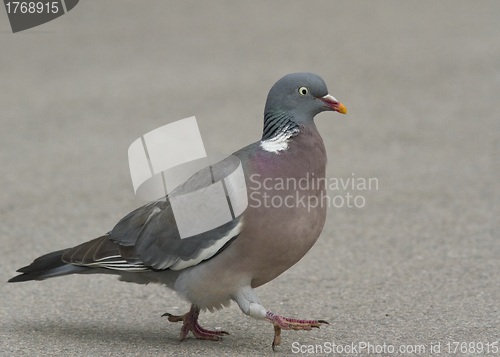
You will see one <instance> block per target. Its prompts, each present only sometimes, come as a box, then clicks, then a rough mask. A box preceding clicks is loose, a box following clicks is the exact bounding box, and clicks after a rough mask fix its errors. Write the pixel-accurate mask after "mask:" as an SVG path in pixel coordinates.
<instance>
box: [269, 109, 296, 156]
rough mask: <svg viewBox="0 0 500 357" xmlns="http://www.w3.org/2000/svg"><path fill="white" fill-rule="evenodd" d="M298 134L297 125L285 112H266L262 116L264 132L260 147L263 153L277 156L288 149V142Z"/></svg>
mask: <svg viewBox="0 0 500 357" xmlns="http://www.w3.org/2000/svg"><path fill="white" fill-rule="evenodd" d="M299 132H300V127H299V124H297V123H296V122H295V121H293V120H292V117H291V116H290V115H289V114H287V113H285V112H272V113H269V112H266V113H265V114H264V132H263V134H262V139H261V141H260V147H261V148H262V149H264V150H265V151H268V152H272V153H275V154H279V153H280V151H284V150H287V149H288V141H289V140H290V138H292V137H294V136H296V135H297V134H298V133H299Z"/></svg>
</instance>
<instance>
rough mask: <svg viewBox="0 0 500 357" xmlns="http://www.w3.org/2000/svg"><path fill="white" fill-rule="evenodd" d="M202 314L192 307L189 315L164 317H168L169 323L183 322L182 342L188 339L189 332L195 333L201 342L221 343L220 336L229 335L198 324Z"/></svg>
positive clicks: (167, 314)
mask: <svg viewBox="0 0 500 357" xmlns="http://www.w3.org/2000/svg"><path fill="white" fill-rule="evenodd" d="M199 314H200V309H198V308H197V307H196V306H194V305H191V310H189V312H188V313H187V314H184V315H181V316H175V315H172V314H169V313H168V312H167V313H165V314H163V315H162V316H168V321H170V322H179V321H182V322H183V325H182V329H181V334H180V336H179V340H180V341H182V340H184V339H185V338H186V336H187V334H188V333H189V331H191V332H192V333H193V335H194V336H195V337H196V338H199V339H200V340H213V341H219V340H220V336H224V335H229V334H228V333H227V332H225V331H211V330H207V329H204V328H203V327H201V326H200V325H199V324H198V315H199Z"/></svg>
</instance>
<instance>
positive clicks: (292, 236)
mask: <svg viewBox="0 0 500 357" xmlns="http://www.w3.org/2000/svg"><path fill="white" fill-rule="evenodd" d="M323 111H336V112H339V113H342V114H346V108H345V106H344V105H342V104H341V103H339V102H338V101H337V100H336V99H335V98H334V97H333V96H331V95H329V94H328V90H327V87H326V84H325V82H324V81H323V79H322V78H321V77H319V76H317V75H315V74H312V73H293V74H289V75H286V76H285V77H283V78H281V79H280V80H279V81H278V82H276V83H275V84H274V86H273V87H272V88H271V90H270V92H269V94H268V97H267V101H266V106H265V110H264V130H263V135H262V138H261V140H260V141H257V142H255V143H253V144H250V145H248V146H246V147H244V148H243V149H241V150H239V151H237V152H235V153H234V154H233V156H234V157H236V158H238V159H239V160H240V163H241V166H242V169H243V172H244V177H245V180H246V182H247V183H248V182H249V180H250V179H251V180H252V182H253V184H252V185H250V186H249V190H248V192H246V194H248V196H249V197H248V199H249V201H251V199H250V196H251V195H252V194H254V196H253V197H256V196H258V197H263V195H264V194H267V195H268V197H274V196H280V197H281V198H285V197H287V196H290V195H291V196H293V197H294V198H295V197H296V198H297V199H296V200H294V203H295V204H282V205H279V206H278V205H274V206H273V205H264V204H260V205H257V204H250V205H248V207H247V208H246V209H245V210H244V211H243V213H242V214H240V215H239V216H237V217H235V218H234V219H232V220H231V221H229V222H227V223H226V224H223V225H221V226H219V227H217V228H215V229H212V230H209V231H207V232H204V233H200V234H197V235H195V236H192V237H189V238H186V239H182V238H181V236H180V234H179V230H178V228H177V226H176V223H175V218H174V214H173V210H172V205H171V202H170V200H172V197H173V196H175V195H181V194H183V193H184V192H192V191H193V190H195V189H197V188H203V187H206V186H207V185H208V184H210V183H211V182H208V183H207V182H205V181H206V179H205V178H206V175H202V174H201V172H202V171H203V170H201V171H200V172H199V173H197V174H195V175H193V176H192V177H191V178H190V179H188V180H187V181H186V182H185V183H184V184H182V185H180V186H179V187H177V188H176V190H174V191H173V192H172V193H170V194H169V195H167V196H166V197H164V198H163V199H161V200H158V201H154V202H151V203H149V204H146V205H145V206H142V207H140V208H138V209H136V210H135V211H133V212H131V213H130V214H128V215H127V216H125V217H124V218H123V219H121V220H120V221H119V222H118V223H117V224H116V226H115V227H114V228H113V229H112V230H111V231H110V232H108V233H107V234H105V235H103V236H101V237H99V238H95V239H93V240H91V241H88V242H86V243H83V244H81V245H78V246H76V247H73V248H69V249H63V250H59V251H56V252H52V253H49V254H46V255H43V256H41V257H39V258H37V259H35V261H33V263H31V264H30V265H28V266H26V267H24V268H21V269H19V270H18V272H20V273H22V274H20V275H18V276H16V277H14V278H12V279H10V280H9V282H21V281H27V280H44V279H47V278H52V277H56V276H62V275H68V274H74V273H77V274H89V273H90V274H92V273H108V274H115V275H118V276H119V279H120V280H122V281H127V282H135V283H139V284H148V283H159V284H163V285H166V286H168V287H169V288H171V289H173V290H175V291H176V292H177V293H178V294H179V295H180V296H181V297H182V298H184V299H185V300H187V301H189V302H190V303H191V304H192V305H191V309H190V310H189V312H187V313H186V314H184V315H182V316H174V315H171V314H168V313H166V314H164V316H168V320H169V321H171V322H182V323H183V326H182V330H181V334H180V339H181V340H183V339H185V338H186V335H187V334H188V333H189V331H191V332H192V333H193V334H194V336H196V338H199V339H206V340H219V339H220V337H221V336H222V335H225V334H227V332H224V331H211V330H207V329H204V328H203V327H201V326H200V325H199V324H198V315H199V313H200V310H205V309H208V310H210V311H213V310H214V309H220V308H222V307H223V306H228V305H229V304H230V302H231V301H235V302H236V303H237V304H238V306H239V307H240V309H241V311H243V313H245V314H246V315H248V316H251V317H253V318H255V319H259V320H266V321H269V322H270V323H272V324H273V326H274V331H275V334H274V340H273V343H272V347H273V349H274V348H275V346H277V345H279V343H280V342H281V330H282V329H283V330H290V329H293V330H311V329H312V328H319V327H320V326H321V325H322V324H327V322H326V321H324V320H299V319H292V318H287V317H283V316H279V315H276V314H274V313H273V312H271V311H268V310H267V309H266V308H265V307H264V306H263V305H262V304H261V302H260V300H259V298H258V296H257V294H256V293H255V291H254V289H255V288H257V287H259V286H261V285H263V284H266V283H267V282H269V281H271V280H273V279H274V278H276V277H277V276H279V275H280V274H282V273H283V272H284V271H286V270H287V269H288V268H290V267H291V266H292V265H294V264H295V263H297V262H298V261H299V260H300V259H301V258H302V257H303V256H304V255H305V254H306V253H307V251H309V249H310V248H311V247H312V246H313V245H314V243H315V242H316V240H317V239H318V237H319V235H320V233H321V231H322V229H323V225H324V223H325V219H326V205H323V204H318V205H316V206H315V207H313V206H308V205H304V204H302V202H303V201H302V202H301V200H303V199H305V202H309V201H308V200H310V199H311V198H315V199H317V200H318V201H317V202H321V201H320V200H321V198H322V197H324V195H325V194H326V193H325V190H326V188H325V183H326V182H325V180H318V178H325V169H326V162H327V159H326V152H325V147H324V144H323V140H322V138H321V136H320V134H319V132H318V130H317V128H316V125H315V124H314V120H313V119H314V117H315V116H316V115H317V114H318V113H320V112H323ZM230 166H231V165H230V164H229V163H228V162H227V159H226V160H223V161H221V162H219V163H217V164H215V165H213V167H212V168H211V170H212V171H211V172H212V176H213V177H212V179H215V180H217V179H220V178H221V177H223V175H224V174H225V173H226V172H227V169H228V167H230ZM217 176H218V177H217ZM266 179H267V181H266V183H269V182H273V181H274V180H277V179H282V180H285V181H286V180H288V181H286V182H290V180H294V181H295V182H299V180H301V179H302V180H316V181H317V184H316V185H315V184H310V185H303V186H306V188H305V189H299V188H297V187H287V186H285V187H281V188H280V187H272V186H271V187H269V184H267V185H265V182H264V180H266ZM289 203H290V202H289ZM193 220H196V217H193Z"/></svg>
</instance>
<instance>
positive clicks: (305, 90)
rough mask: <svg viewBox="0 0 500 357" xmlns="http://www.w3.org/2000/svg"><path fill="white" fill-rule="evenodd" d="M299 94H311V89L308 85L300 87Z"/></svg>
mask: <svg viewBox="0 0 500 357" xmlns="http://www.w3.org/2000/svg"><path fill="white" fill-rule="evenodd" d="M299 94H300V95H302V96H304V95H308V94H309V89H308V88H307V87H300V88H299Z"/></svg>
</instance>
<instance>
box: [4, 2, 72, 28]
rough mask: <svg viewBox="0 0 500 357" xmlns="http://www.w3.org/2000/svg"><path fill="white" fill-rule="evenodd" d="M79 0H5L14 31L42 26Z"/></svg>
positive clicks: (69, 8) (70, 8)
mask: <svg viewBox="0 0 500 357" xmlns="http://www.w3.org/2000/svg"><path fill="white" fill-rule="evenodd" d="M78 1H79V0H57V1H52V0H46V1H11V0H4V5H5V10H6V11H7V16H8V17H9V22H10V27H11V28H12V32H14V33H15V32H19V31H24V30H27V29H30V28H32V27H36V26H40V25H42V24H44V23H46V22H49V21H52V20H54V19H56V18H58V17H59V16H62V15H64V14H65V13H67V12H68V11H70V10H72V9H73V8H74V7H75V6H76V4H78Z"/></svg>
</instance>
